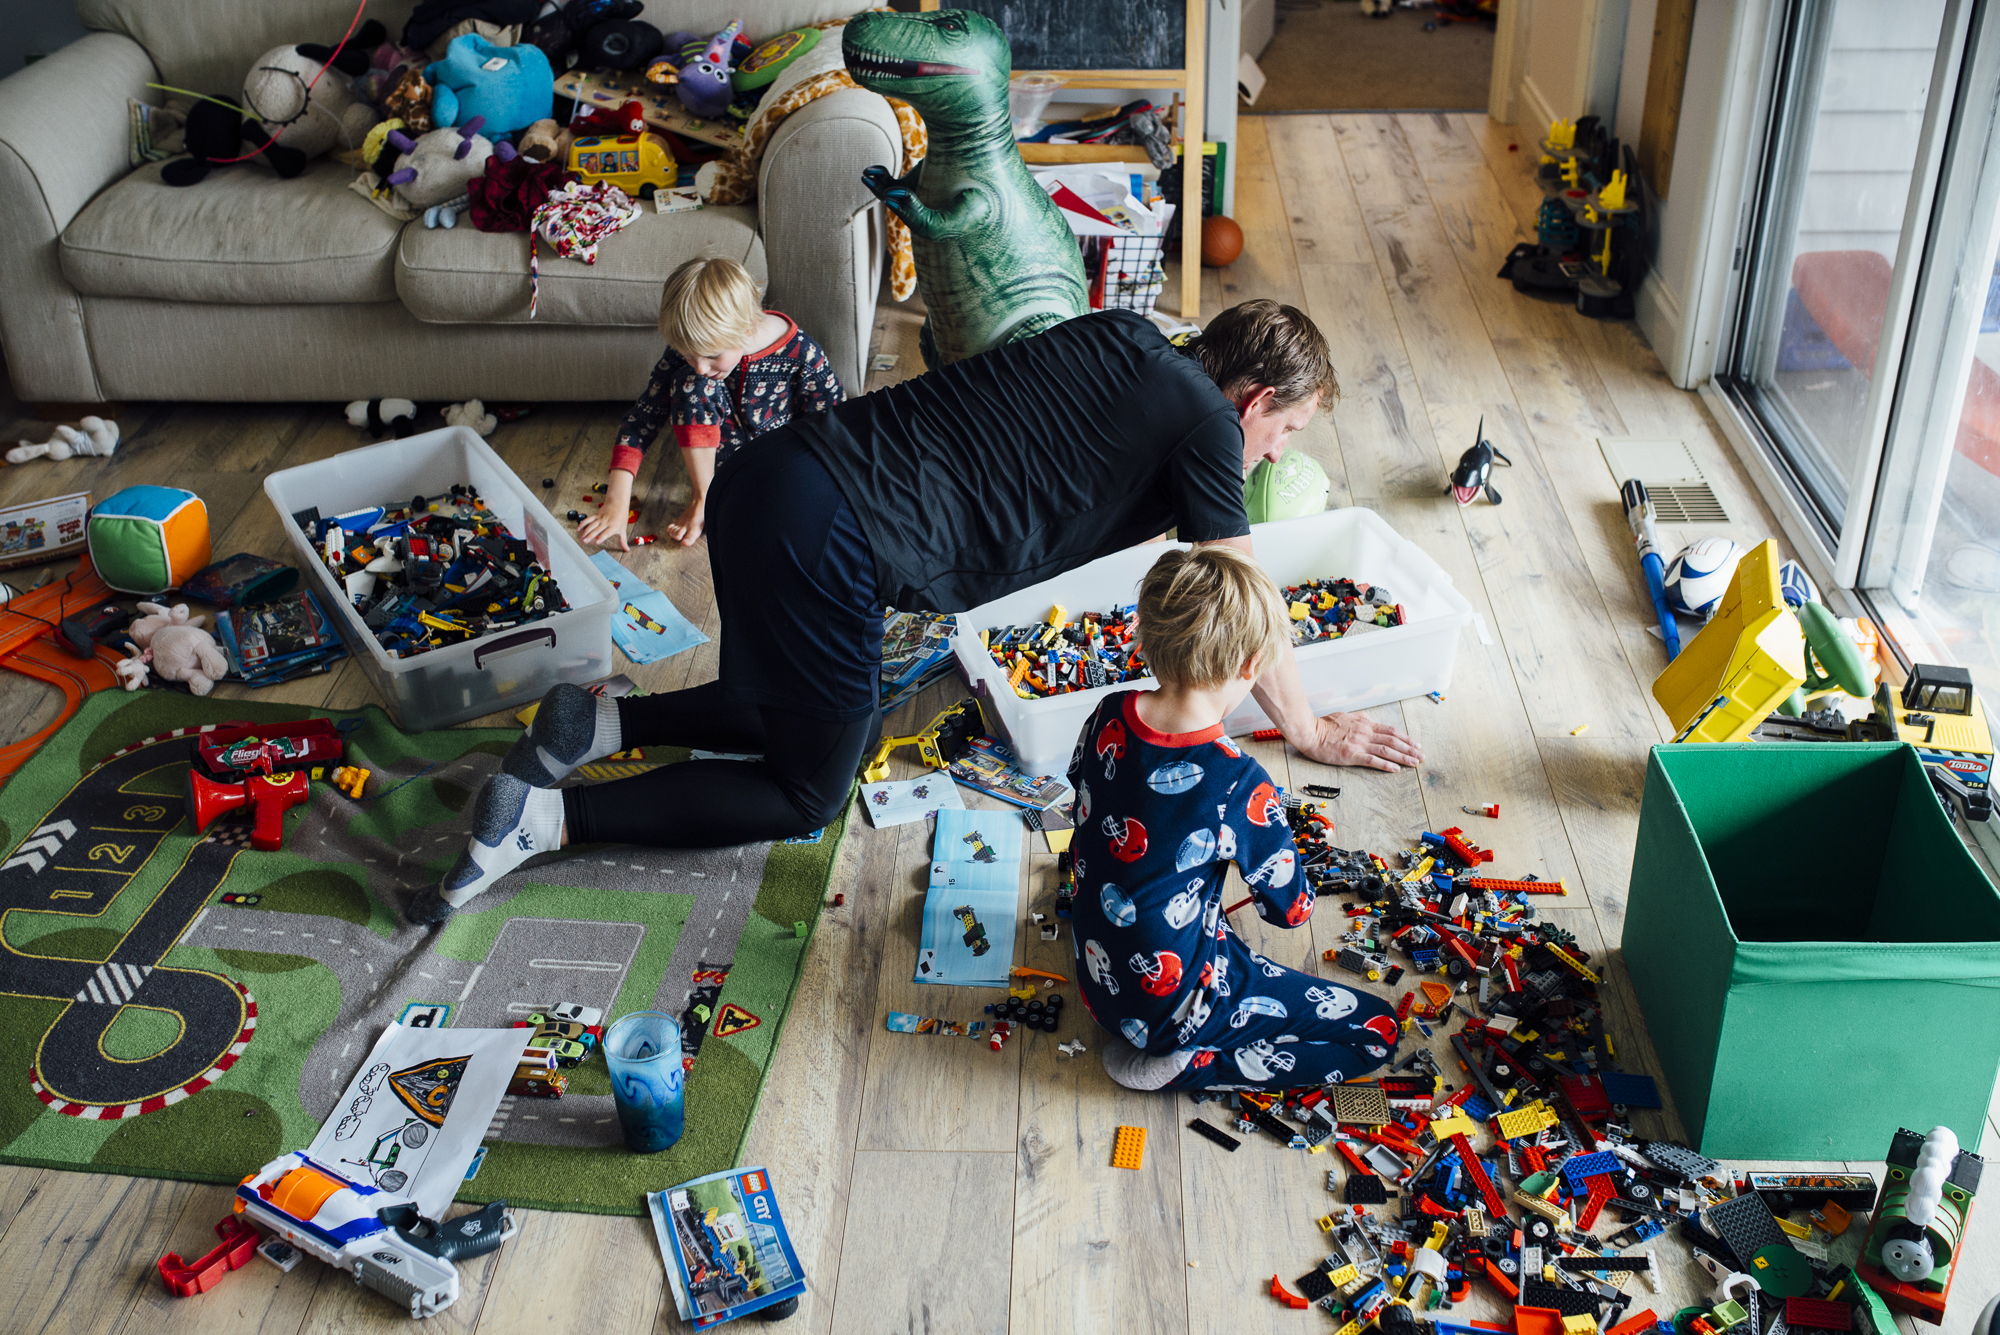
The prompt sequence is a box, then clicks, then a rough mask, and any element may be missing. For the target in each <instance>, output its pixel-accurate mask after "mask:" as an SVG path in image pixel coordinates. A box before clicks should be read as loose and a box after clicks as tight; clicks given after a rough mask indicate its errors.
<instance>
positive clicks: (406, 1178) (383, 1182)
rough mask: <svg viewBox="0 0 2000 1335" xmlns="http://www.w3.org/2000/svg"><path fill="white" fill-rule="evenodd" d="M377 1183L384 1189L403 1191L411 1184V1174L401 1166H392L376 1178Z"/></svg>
mask: <svg viewBox="0 0 2000 1335" xmlns="http://www.w3.org/2000/svg"><path fill="white" fill-rule="evenodd" d="M375 1185H376V1186H378V1187H380V1188H382V1190H384V1191H401V1190H402V1189H403V1188H404V1187H407V1186H409V1185H410V1175H409V1174H408V1173H406V1172H404V1171H403V1170H402V1169H400V1168H391V1169H390V1170H389V1171H388V1172H386V1173H384V1174H382V1176H380V1177H378V1178H376V1179H375Z"/></svg>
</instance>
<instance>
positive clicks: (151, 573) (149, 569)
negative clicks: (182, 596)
mask: <svg viewBox="0 0 2000 1335" xmlns="http://www.w3.org/2000/svg"><path fill="white" fill-rule="evenodd" d="M86 535H87V537H88V539H89V542H90V563H91V564H92V565H94V566H95V567H97V573H98V574H99V575H102V576H103V577H104V582H105V583H106V584H109V585H110V586H111V587H112V588H114V589H117V590H118V591H119V592H121V593H145V594H156V593H165V592H166V591H167V590H168V589H177V588H179V587H180V586H181V585H182V584H183V583H185V582H186V581H187V579H188V577H189V576H191V575H193V574H194V573H195V572H196V571H198V570H200V569H202V568H203V567H204V566H206V565H207V564H208V563H209V560H210V556H211V553H210V551H209V546H208V507H207V506H205V505H203V504H202V503H201V497H199V496H197V495H195V494H194V493H193V492H191V491H183V490H181V489H180V488H179V487H127V488H125V490H123V491H121V492H118V493H117V494H116V495H113V496H109V497H106V498H105V499H104V500H102V501H99V502H98V503H97V505H96V506H95V507H94V508H93V509H92V510H91V512H90V521H89V524H88V525H87V528H86Z"/></svg>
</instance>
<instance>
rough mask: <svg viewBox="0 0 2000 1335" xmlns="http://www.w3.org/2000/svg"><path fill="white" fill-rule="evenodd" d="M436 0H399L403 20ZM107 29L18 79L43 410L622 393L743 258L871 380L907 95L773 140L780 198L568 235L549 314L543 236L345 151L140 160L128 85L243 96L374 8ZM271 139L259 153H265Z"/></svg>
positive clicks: (30, 392) (803, 5)
mask: <svg viewBox="0 0 2000 1335" xmlns="http://www.w3.org/2000/svg"><path fill="white" fill-rule="evenodd" d="M412 4H413V0H373V2H372V3H370V4H369V6H368V14H369V15H370V16H371V17H374V18H378V19H380V20H382V21H383V23H384V24H386V25H387V26H388V28H389V30H390V32H391V33H392V34H393V35H398V36H399V35H400V34H401V32H402V26H403V22H404V20H405V19H406V18H407V17H408V15H409V11H410V9H411V7H412ZM857 7H858V6H857V5H856V4H855V3H854V0H831V2H830V0H757V3H755V4H751V5H749V6H747V7H746V6H744V5H743V4H741V3H740V0H652V2H651V3H649V4H648V5H647V9H646V14H645V17H646V18H648V19H650V20H652V21H655V22H658V23H660V24H662V25H665V26H669V27H685V28H687V29H690V30H699V31H713V30H715V29H719V28H720V27H722V26H723V25H724V24H726V23H727V22H728V21H729V20H730V19H731V18H734V17H737V16H738V14H739V13H741V14H742V16H743V17H744V18H745V19H746V21H748V22H749V23H750V26H751V27H752V28H753V30H755V35H764V30H766V29H768V30H770V31H771V32H779V31H783V30H784V29H785V28H788V27H792V26H796V25H798V24H800V23H806V22H811V21H813V20H816V19H822V18H830V17H837V16H839V15H841V14H843V13H849V12H852V11H853V10H854V9H855V8H857ZM77 10H78V12H79V14H80V15H81V17H82V19H83V22H84V25H85V26H86V27H87V28H89V29H91V30H92V31H91V33H90V35H89V36H87V37H85V38H83V39H82V40H81V41H78V42H75V43H73V44H71V45H70V46H68V47H65V48H64V49H63V50H61V51H59V52H57V53H56V54H54V55H53V56H50V57H48V58H47V59H45V60H41V61H38V62H36V63H35V64H33V65H30V66H28V67H27V68H26V69H24V70H22V71H21V72H19V73H17V74H14V75H12V76H10V77H8V78H6V79H4V80H0V345H3V346H4V348H5V351H6V357H7V368H8V373H9V375H10V377H11V379H12V382H13V388H14V392H15V393H16V394H17V395H18V396H19V397H21V398H22V399H25V400H28V401H30V402H40V403H63V404H71V403H83V402H104V401H113V400H128V399H261V400H300V399H331V400H347V399H356V398H375V397H380V396H385V395H397V396H401V397H405V398H411V399H417V400H440V399H463V398H474V397H477V398H485V399H493V400H500V401H517V400H537V399H541V400H548V399H620V398H629V397H632V396H634V395H636V394H637V393H638V391H639V390H640V389H641V388H642V387H643V386H644V385H645V382H646V376H647V373H648V371H650V370H651V368H652V365H653V363H654V361H655V360H656V359H657V358H658V357H659V355H660V350H661V344H660V339H659V334H658V331H657V330H656V328H655V319H656V317H657V315H658V310H659V294H660V284H661V282H662V280H663V279H664V278H665V277H666V275H667V274H668V273H669V272H670V271H671V270H672V269H673V268H674V267H675V266H676V265H678V264H679V263H681V262H682V261H683V260H685V259H688V258H690V257H692V256H695V255H727V256H730V257H731V258H734V259H736V260H739V261H741V262H742V263H743V264H744V266H745V267H747V268H748V269H749V270H750V271H751V272H752V273H753V274H756V275H757V276H758V277H760V278H766V279H768V282H769V291H768V294H767V298H766V301H767V304H769V305H771V306H774V307H777V308H779V309H782V310H784V311H786V312H787V313H789V314H790V315H791V316H793V317H794V318H795V319H797V320H798V322H799V323H800V325H802V326H803V327H804V328H805V329H806V330H807V332H809V333H811V334H812V335H813V336H814V337H815V338H817V339H818V340H819V341H820V342H821V343H822V344H823V345H825V347H826V350H827V353H828V355H829V356H830V357H831V359H832V361H833V365H834V367H835V369H836V370H837V372H838V373H839V375H840V378H841V381H842V382H843V383H844V384H845V385H846V386H847V387H848V389H849V391H850V392H859V389H860V386H861V384H862V379H863V370H862V361H863V359H864V358H865V357H866V356H867V352H868V333H869V330H870V328H871V326H872V323H873V312H874V302H875V294H876V290H877V285H878V283H879V281H880V274H881V264H882V258H881V256H882V240H881V237H882V232H881V227H882V222H881V213H880V209H879V206H877V205H876V204H875V202H874V200H873V199H872V198H871V197H870V196H869V194H868V192H867V191H866V190H865V189H864V188H863V187H862V184H861V171H862V169H863V168H864V167H868V166H870V165H872V164H876V163H882V164H885V165H889V166H890V167H891V168H892V169H893V168H894V165H895V164H896V163H897V162H898V161H899V160H900V155H901V152H902V150H901V140H900V138H899V136H898V133H897V128H896V119H895V116H894V114H893V112H891V110H890V109H889V106H888V104H887V103H886V102H884V101H883V100H882V99H881V98H880V97H877V96H876V95H875V94H873V93H867V92H862V91H859V90H853V91H847V92H841V93H835V94H832V95H830V96H827V97H823V98H820V99H819V100H817V101H815V102H812V103H810V104H808V105H807V106H806V107H805V108H803V109H802V110H800V111H798V112H796V113H794V114H793V115H792V116H790V117H789V118H788V119H787V120H786V121H785V122H784V124H783V125H782V126H781V127H780V128H779V130H778V131H777V133H776V134H775V135H773V136H772V139H771V142H770V146H769V149H768V151H767V152H766V154H765V157H764V161H763V167H762V176H761V183H760V192H759V198H758V200H757V202H756V203H754V204H749V205H741V206H735V207H727V208H708V209H704V210H702V211H700V212H698V213H684V214H671V215H668V216H666V217H661V216H659V215H657V214H655V213H653V212H652V211H651V210H650V209H648V210H647V211H646V213H645V214H644V216H642V217H641V218H640V219H639V221H638V222H636V223H635V224H633V225H632V226H631V227H630V228H628V229H627V230H625V231H624V232H621V233H619V234H618V235H616V236H613V237H611V238H609V239H607V240H606V241H605V242H604V244H603V246H602V248H601V250H600V253H599V257H598V261H597V263H596V265H594V266H589V267H587V266H585V265H583V264H581V263H578V262H575V261H572V260H564V259H558V258H556V257H555V256H554V255H553V254H551V253H550V252H549V250H548V248H547V247H546V246H544V247H543V252H542V263H541V302H540V308H539V311H538V313H537V314H536V317H535V318H534V319H533V320H532V321H530V320H529V319H528V252H527V245H528V242H527V237H526V236H525V235H524V234H520V233H514V234H494V233H486V232H479V231H476V230H474V229H473V228H472V227H470V226H469V225H468V224H467V222H465V221H461V222H460V224H459V226H458V227H456V228H454V229H451V230H448V231H447V230H442V229H440V230H436V231H430V230H426V229H425V227H424V226H423V224H422V222H420V221H419V222H412V223H407V224H406V223H401V222H398V221H397V220H396V219H394V218H391V217H389V216H388V215H387V214H384V213H383V212H381V211H380V210H379V209H376V208H375V207H373V206H372V205H370V204H369V203H368V201H367V200H365V199H363V198H361V197H360V196H359V195H357V194H355V193H354V192H353V191H351V190H349V189H348V188H347V186H348V181H349V179H350V178H351V177H352V175H353V171H352V169H350V168H347V167H344V166H341V165H339V164H338V163H335V162H332V161H331V160H327V159H321V160H319V161H316V162H314V163H313V164H312V166H311V167H310V168H309V169H308V170H307V172H306V173H305V174H304V175H303V176H301V177H299V178H297V179H294V180H290V181H284V180H280V179H278V178H277V176H276V175H275V174H274V173H272V172H271V170H270V169H269V168H268V167H266V166H264V165H263V164H262V163H261V161H259V162H251V163H245V164H239V165H236V166H231V167H222V168H218V169H216V170H215V171H214V172H213V173H211V175H210V176H209V178H208V179H207V180H206V181H204V182H202V183H201V184H199V185H196V186H193V187H191V188H186V189H175V188H172V187H169V186H167V185H164V184H163V183H162V182H161V180H160V164H157V163H154V164H151V165H148V166H145V167H141V168H139V169H137V170H136V171H135V170H133V169H132V167H131V165H130V162H129V160H128V148H127V138H128V132H127V123H128V109H127V99H128V98H138V99H140V100H142V101H148V102H158V101H160V100H161V99H162V98H163V97H164V96H165V95H164V94H163V93H161V92H159V91H158V90H156V89H149V88H147V86H146V85H147V84H148V83H164V84H170V85H174V86H177V87H180V88H187V89H192V90H196V91H199V92H212V93H217V94H224V95H231V96H233V95H234V92H235V90H236V89H237V88H239V87H240V86H241V83H242V79H243V75H244V72H245V71H246V70H247V69H248V68H249V67H250V65H251V62H252V61H254V60H255V59H256V58H257V57H258V56H260V55H261V54H263V53H264V52H265V51H266V50H269V49H270V48H271V47H273V46H277V45H280V44H282V43H287V42H311V41H318V42H327V43H331V42H332V41H334V40H336V39H337V38H338V37H339V36H340V34H341V33H342V32H343V31H345V29H346V27H347V24H348V21H349V19H350V18H351V17H352V16H353V13H354V4H353V0H77ZM251 146H252V145H251V144H246V145H245V148H246V149H247V148H249V147H251Z"/></svg>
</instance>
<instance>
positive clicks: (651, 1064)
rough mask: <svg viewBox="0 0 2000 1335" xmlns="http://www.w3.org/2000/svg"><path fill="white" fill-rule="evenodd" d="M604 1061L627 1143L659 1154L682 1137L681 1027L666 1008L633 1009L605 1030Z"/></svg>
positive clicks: (636, 1149)
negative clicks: (665, 1010) (653, 1009)
mask: <svg viewBox="0 0 2000 1335" xmlns="http://www.w3.org/2000/svg"><path fill="white" fill-rule="evenodd" d="M604 1064H605V1065H606V1066H608V1067H609V1068H610V1069H611V1097H612V1099H613V1101H615V1102H616V1103H617V1105H618V1125H619V1127H620V1128H621V1129H622V1130H623V1131H624V1132H625V1148H627V1149H629V1150H631V1151H632V1152H633V1153H635V1154H658V1153H659V1152H660V1151H661V1150H663V1149H666V1148H667V1147H668V1146H670V1145H672V1144H673V1143H674V1142H675V1141H677V1140H679V1139H680V1138H681V1126H682V1122H683V1118H684V1116H685V1113H686V1107H685V1104H684V1102H683V1100H682V1094H683V1093H684V1089H683V1084H682V1080H683V1075H682V1071H681V1027H680V1024H679V1022H677V1021H676V1020H675V1019H674V1017H673V1016H671V1015H668V1014H666V1013H665V1012H664V1011H633V1012H632V1013H631V1014H630V1015H626V1016H623V1017H621V1018H620V1019H619V1020H618V1021H617V1022H616V1023H614V1024H613V1025H612V1026H611V1027H610V1028H609V1029H607V1030H605V1032H604Z"/></svg>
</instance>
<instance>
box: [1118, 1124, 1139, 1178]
mask: <svg viewBox="0 0 2000 1335" xmlns="http://www.w3.org/2000/svg"><path fill="white" fill-rule="evenodd" d="M1145 1157H1146V1128H1145V1127H1143V1126H1121V1127H1119V1128H1118V1137H1117V1139H1116V1140H1114V1141H1113V1142H1112V1145H1111V1166H1112V1167H1113V1168H1137V1167H1138V1166H1139V1164H1140V1161H1141V1160H1143V1159H1144V1158H1145Z"/></svg>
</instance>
